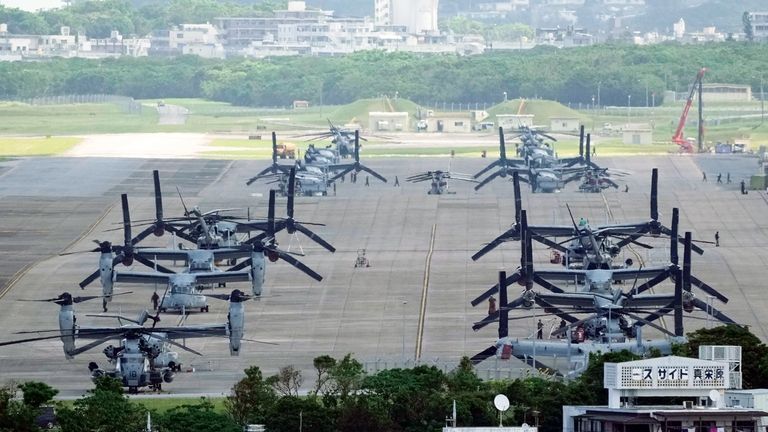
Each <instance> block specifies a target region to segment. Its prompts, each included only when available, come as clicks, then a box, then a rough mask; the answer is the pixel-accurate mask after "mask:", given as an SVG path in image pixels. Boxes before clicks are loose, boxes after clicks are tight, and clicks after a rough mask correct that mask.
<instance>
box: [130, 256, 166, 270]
mask: <svg viewBox="0 0 768 432" xmlns="http://www.w3.org/2000/svg"><path fill="white" fill-rule="evenodd" d="M133 258H134V259H135V260H136V261H138V262H140V263H142V264H144V265H145V266H147V267H149V268H151V269H155V270H156V271H159V272H160V273H167V274H176V272H175V271H173V270H171V269H169V268H167V267H164V266H161V265H160V264H158V263H156V262H154V261H152V260H150V259H147V258H145V257H144V256H142V255H141V254H135V255H134V256H133Z"/></svg>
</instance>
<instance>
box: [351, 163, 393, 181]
mask: <svg viewBox="0 0 768 432" xmlns="http://www.w3.org/2000/svg"><path fill="white" fill-rule="evenodd" d="M358 169H360V170H362V171H365V172H367V173H368V174H370V175H372V176H374V177H376V178H377V179H379V180H381V181H383V182H384V183H386V182H387V179H386V178H384V176H382V175H381V174H379V173H377V172H376V171H374V170H372V169H370V168H368V167H367V166H365V165H363V164H358Z"/></svg>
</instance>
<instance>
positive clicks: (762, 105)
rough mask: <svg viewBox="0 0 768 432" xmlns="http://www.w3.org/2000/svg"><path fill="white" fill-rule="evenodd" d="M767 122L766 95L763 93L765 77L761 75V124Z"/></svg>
mask: <svg viewBox="0 0 768 432" xmlns="http://www.w3.org/2000/svg"><path fill="white" fill-rule="evenodd" d="M764 121H765V93H763V76H762V75H760V124H763V122H764Z"/></svg>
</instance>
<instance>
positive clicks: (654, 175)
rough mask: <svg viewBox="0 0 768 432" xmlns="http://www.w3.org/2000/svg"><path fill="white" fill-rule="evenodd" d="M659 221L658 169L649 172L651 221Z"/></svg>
mask: <svg viewBox="0 0 768 432" xmlns="http://www.w3.org/2000/svg"><path fill="white" fill-rule="evenodd" d="M658 219H659V169H658V168H654V169H653V170H652V171H651V220H654V221H655V220H658Z"/></svg>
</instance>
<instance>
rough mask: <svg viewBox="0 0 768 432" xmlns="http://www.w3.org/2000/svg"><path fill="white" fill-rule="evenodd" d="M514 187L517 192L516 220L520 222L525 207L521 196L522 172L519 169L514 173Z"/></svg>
mask: <svg viewBox="0 0 768 432" xmlns="http://www.w3.org/2000/svg"><path fill="white" fill-rule="evenodd" d="M512 187H513V191H514V193H515V222H517V223H520V212H521V211H522V209H523V200H522V197H521V196H520V174H519V173H518V172H517V171H515V172H513V173H512Z"/></svg>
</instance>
